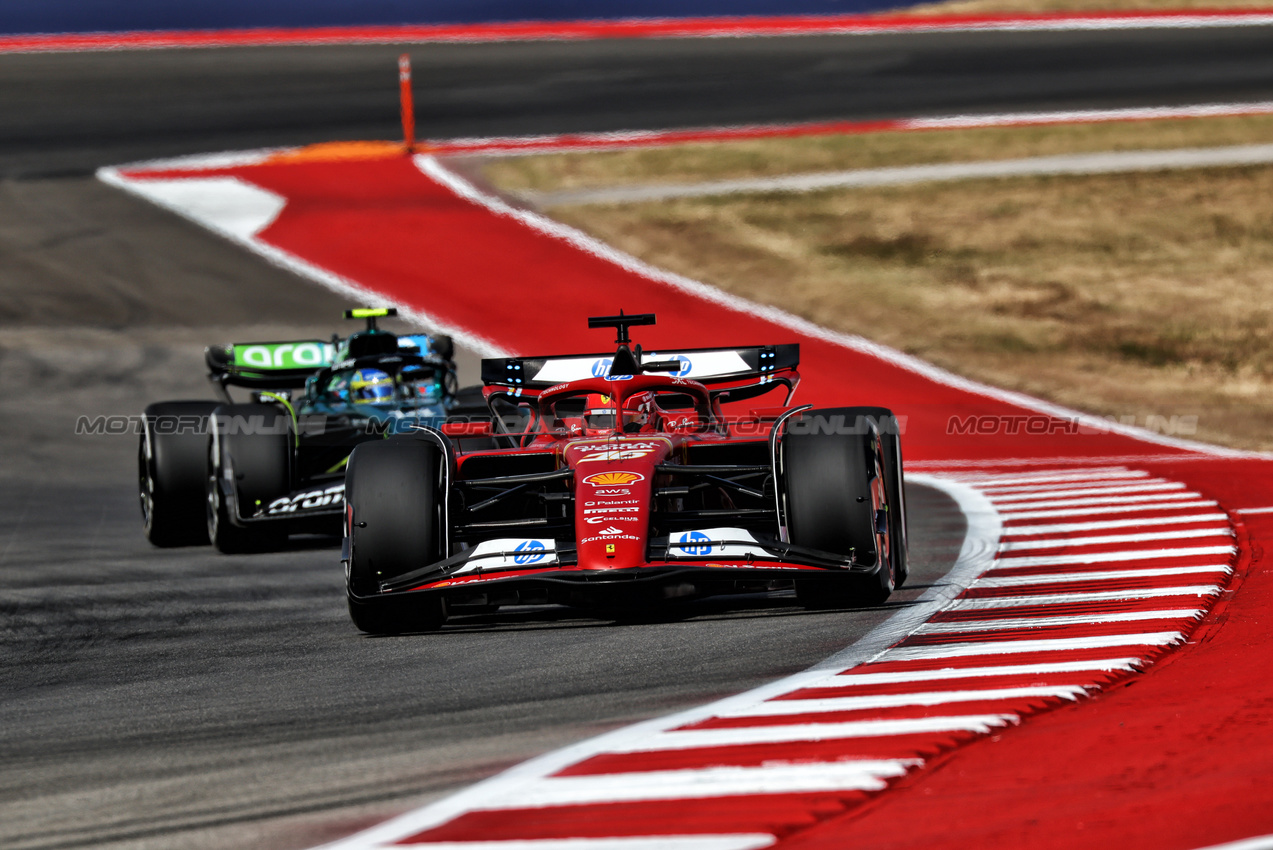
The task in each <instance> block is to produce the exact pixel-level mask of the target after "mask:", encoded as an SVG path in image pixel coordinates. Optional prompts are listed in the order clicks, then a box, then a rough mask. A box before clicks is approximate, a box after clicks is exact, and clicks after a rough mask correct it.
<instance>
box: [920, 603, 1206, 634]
mask: <svg viewBox="0 0 1273 850" xmlns="http://www.w3.org/2000/svg"><path fill="white" fill-rule="evenodd" d="M1203 613H1204V611H1203V609H1201V608H1173V609H1170V610H1166V611H1129V612H1123V613H1118V614H1064V615H1059V616H1054V617H1005V618H1004V619H1001V620H943V621H941V622H937V623H928V624H927V625H924V626H921V627H920V629H919V631H917V632H916V633H915V634H917V635H940V634H960V633H963V632H990V631H995V630H1000V629H1003V630H1007V629H1042V628H1047V627H1048V626H1076V625H1100V624H1102V623H1134V622H1138V621H1143V620H1196V619H1198V618H1199V617H1201V616H1202V615H1203Z"/></svg>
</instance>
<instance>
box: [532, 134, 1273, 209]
mask: <svg viewBox="0 0 1273 850" xmlns="http://www.w3.org/2000/svg"><path fill="white" fill-rule="evenodd" d="M1270 162H1273V145H1269V144H1264V145H1232V146H1228V147H1219V148H1179V149H1176V150H1162V151H1149V150H1146V151H1117V152H1107V153H1089V154H1063V155H1059V156H1036V157H1027V158H1023V159H1007V160H995V161H989V162H948V163H939V164H935V165H906V166H897V167H889V168H863V169H858V170H855V171H830V172H821V173H816V174H790V175H785V176H782V177H758V178H750V179H742V180H717V181H712V182H708V183H682V184H663V185H646V186H616V187H610V188H603V189H564V190H562V191H558V192H531V191H525V192H522V193H520V194H521V197H522V198H523V199H524V200H525V201H527V202H529V203H531V204H533V205H535V206H539V207H552V206H561V205H577V204H629V203H646V202H650V201H665V200H670V199H673V198H707V197H716V196H720V195H734V194H753V193H767V192H820V191H824V190H827V189H860V188H870V187H875V186H910V185H914V184H917V183H934V182H950V181H957V180H977V179H987V178H1005V177H1036V176H1052V175H1086V174H1115V173H1124V172H1131V171H1165V170H1176V169H1189V168H1217V167H1232V166H1244V165H1263V164H1266V163H1270Z"/></svg>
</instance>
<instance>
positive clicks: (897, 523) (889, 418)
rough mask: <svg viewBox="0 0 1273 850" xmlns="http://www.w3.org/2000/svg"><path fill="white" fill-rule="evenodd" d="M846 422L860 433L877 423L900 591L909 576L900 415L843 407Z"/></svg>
mask: <svg viewBox="0 0 1273 850" xmlns="http://www.w3.org/2000/svg"><path fill="white" fill-rule="evenodd" d="M834 412H835V413H843V414H844V422H845V423H846V424H852V426H853V428H855V429H858V428H862V427H863V426H865V425H866V422H867V420H869V421H870V422H874V423H875V424H876V425H877V427H878V429H879V434H880V446H881V448H882V449H883V450H884V457H883V461H884V463H883V466H884V484H885V487H886V488H887V490H888V534H889V555H890V557H891V558H892V562H893V581H894V582H895V583H896V586H897V587H901V586H902V585H904V584H905V583H906V578H907V576H909V575H910V564H909V543H908V536H907V528H906V481H905V478H904V476H903V473H902V429H901V426H900V424H899V423H898V419H897V415H896V414H894V413H893V411H891V410H889V409H888V408H887V407H842V408H837V409H836V410H835V411H834Z"/></svg>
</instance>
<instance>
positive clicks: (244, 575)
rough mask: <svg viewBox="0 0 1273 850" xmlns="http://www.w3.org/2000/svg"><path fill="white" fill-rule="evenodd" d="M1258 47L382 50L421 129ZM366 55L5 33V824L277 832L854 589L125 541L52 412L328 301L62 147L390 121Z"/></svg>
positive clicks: (989, 79) (903, 97) (177, 383)
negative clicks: (514, 584)
mask: <svg viewBox="0 0 1273 850" xmlns="http://www.w3.org/2000/svg"><path fill="white" fill-rule="evenodd" d="M1269 46H1270V36H1269V34H1268V32H1267V31H1266V30H1263V29H1246V30H1206V31H1201V32H1196V33H1189V32H1154V33H1136V32H1125V33H1101V34H1087V35H1081V34H1028V35H1026V34H1016V35H1011V34H1010V35H1005V34H993V35H990V34H982V35H954V36H951V35H946V36H937V37H927V36H872V37H869V38H860V37H859V38H824V37H812V38H799V39H763V40H755V41H751V40H720V41H685V42H594V43H579V44H519V45H480V46H455V45H452V46H445V47H443V46H429V47H417V48H414V49H413V50H412V52H413V54H414V56H415V62H416V67H417V79H418V80H420V84H419V86H418V96H419V100H420V110H419V113H420V116H421V127H422V128H425V132H426V133H427V134H428V135H434V136H452V135H461V134H463V135H484V134H495V133H537V132H564V131H573V130H608V129H623V128H633V127H635V128H642V127H651V128H652V127H677V126H698V125H707V124H727V123H742V122H766V121H787V120H808V119H815V118H870V117H890V116H899V115H916V114H948V113H952V112H969V111H1000V110H1007V109H1050V108H1082V107H1089V106H1101V107H1112V106H1142V105H1158V104H1183V103H1191V102H1199V101H1207V100H1259V99H1267V98H1271V97H1273V51H1270V50H1269V49H1268V48H1269ZM397 52H398V48H394V47H376V48H370V47H368V48H314V49H293V48H286V49H276V50H256V49H244V50H207V51H190V52H181V53H178V52H155V53H136V54H85V55H42V56H35V55H31V56H0V115H4V116H5V119H4V121H3V122H0V180H2V181H3V182H0V192H2V193H3V194H2V195H0V296H2V297H0V327H3V329H4V333H3V334H0V417H2V418H3V421H4V422H5V427H4V428H3V429H0V456H2V457H3V458H4V461H3V465H2V466H0V505H2V506H3V510H2V511H0V612H2V613H3V620H2V621H0V622H2V623H3V629H2V631H0V635H2V639H3V644H4V645H3V654H2V655H0V658H3V660H2V661H0V694H3V701H2V702H0V844H3V845H5V846H12V847H15V848H18V847H31V848H34V847H39V848H52V847H80V846H104V847H115V846H121V847H122V846H132V847H156V848H157V847H171V846H184V847H229V846H236V847H237V846H258V847H271V848H272V847H279V848H282V847H301V846H305V845H307V844H312V843H316V842H317V841H319V840H322V839H325V838H329V837H335V836H336V835H339V834H343V833H346V832H349V831H352V830H353V829H354V828H356V827H358V826H361V825H364V824H366V823H369V822H373V821H375V820H379V819H381V818H382V817H384V816H386V815H388V814H391V813H393V812H395V811H399V810H403V809H406V808H410V807H413V806H416V805H418V804H420V803H421V802H423V801H425V800H428V799H431V798H433V797H436V796H438V795H440V794H443V793H445V792H447V791H449V790H452V789H454V788H456V787H458V786H461V785H464V784H468V783H469V782H471V781H473V780H475V779H477V778H480V777H482V776H486V775H489V774H490V773H492V772H494V771H496V770H498V769H500V768H502V767H504V766H506V765H508V764H510V763H513V762H516V761H519V760H521V759H523V758H525V757H528V756H530V755H533V754H535V753H537V752H541V751H543V750H545V749H550V748H553V747H556V746H560V745H562V744H565V743H567V742H569V741H573V740H578V739H579V738H581V737H583V736H586V735H588V734H591V733H593V732H596V731H601V730H604V729H607V728H611V727H613V726H614V725H617V724H622V723H627V722H630V721H633V720H636V719H640V718H644V717H649V716H653V715H656V714H660V713H665V712H668V711H671V710H674V709H676V708H679V707H683V706H686V705H691V704H697V703H701V702H703V701H705V700H707V699H710V698H712V697H715V696H719V695H723V694H727V693H732V692H736V691H738V690H741V689H743V688H746V687H748V686H750V685H753V684H759V683H761V682H764V681H768V680H771V679H773V678H775V677H778V676H781V675H783V674H786V673H790V672H793V671H796V670H799V669H801V668H803V667H805V666H807V665H809V664H811V663H813V662H816V661H818V660H821V659H822V658H824V657H826V656H827V655H829V654H831V653H832V652H834V651H835V650H837V649H839V648H842V647H843V646H845V645H846V644H848V643H850V642H852V641H853V640H854V638H855V637H857V636H859V635H861V634H862V633H864V632H865V631H866V630H868V629H869V628H870V627H871V626H872V625H873V624H875V623H877V622H879V621H880V619H882V616H883V614H882V613H881V612H839V613H828V614H807V613H805V612H802V611H800V610H799V609H797V608H795V607H794V605H793V603H792V600H790V599H789V598H784V597H781V596H777V597H767V598H756V599H752V600H748V601H747V602H746V603H745V604H742V605H740V606H721V605H714V604H703V605H700V606H698V607H697V608H695V609H692V610H691V611H689V612H686V614H687V616H686V617H685V618H683V619H680V620H676V621H673V622H664V623H647V624H635V625H634V624H623V625H616V624H612V623H606V622H600V621H590V620H584V619H579V618H573V617H570V616H562V615H554V614H550V613H546V612H538V613H536V612H530V613H527V614H523V615H499V616H497V617H495V618H492V619H489V620H486V621H478V622H475V623H470V624H469V625H468V626H465V627H458V628H453V629H452V630H451V631H450V632H448V633H446V634H444V635H441V636H433V637H406V638H394V639H383V640H373V639H367V638H362V637H359V636H358V635H357V634H356V633H355V632H354V631H353V630H352V627H351V626H350V625H349V623H348V621H347V618H346V617H345V614H344V611H343V600H342V599H341V593H340V574H339V569H338V567H337V566H336V564H335V555H334V552H333V551H332V550H331V548H330V545H329V542H325V541H308V542H302V543H300V545H299V547H298V548H296V549H294V550H292V551H287V552H279V553H274V554H268V555H262V556H255V557H249V558H227V557H222V556H217V555H214V554H212V553H211V552H209V551H206V550H184V551H175V552H174V551H159V550H154V549H151V548H150V547H149V546H148V544H146V543H145V541H144V540H143V539H142V538H141V534H140V523H139V518H138V516H137V508H136V500H135V496H134V494H133V491H132V476H133V475H134V471H133V469H134V467H133V451H134V449H133V443H132V441H131V440H130V439H128V438H121V437H115V438H110V437H97V438H84V437H79V438H77V437H75V436H74V435H73V424H74V420H75V418H76V416H77V415H79V414H80V413H83V414H88V415H95V414H98V413H115V412H123V413H132V412H135V411H137V410H139V409H140V408H141V406H142V405H143V404H144V403H145V402H147V401H150V400H154V399H157V398H165V397H181V396H199V395H203V394H204V392H203V389H202V386H201V380H200V377H199V376H200V372H199V360H200V348H201V346H202V345H203V344H205V343H207V342H212V341H225V340H229V339H245V338H250V337H255V338H261V337H265V336H272V337H275V338H277V337H280V336H283V335H284V334H292V333H295V334H304V335H308V334H312V333H315V332H319V333H321V332H326V331H330V330H331V328H332V324H333V318H332V317H334V316H336V315H337V312H338V311H339V309H341V308H342V307H343V306H345V305H344V304H343V302H342V300H341V299H339V298H337V297H336V296H334V295H331V294H329V293H326V292H324V291H322V290H318V289H316V288H314V287H313V286H311V285H309V284H306V283H304V282H301V281H299V280H297V279H295V278H293V277H291V276H289V275H288V274H286V273H284V272H281V271H278V270H275V269H272V268H269V267H267V266H265V265H264V264H263V263H261V262H260V261H259V260H257V259H255V258H253V257H250V256H248V255H246V254H243V253H241V252H239V251H238V249H235V248H233V247H232V246H229V245H227V244H224V243H222V242H220V241H218V240H217V239H216V238H215V237H213V236H210V235H208V234H206V233H204V232H203V231H200V230H198V229H197V228H195V227H194V226H192V225H188V224H186V223H184V222H181V221H178V220H175V219H174V218H172V217H171V216H168V215H167V214H165V213H162V212H160V211H158V210H155V209H152V208H150V207H148V206H146V205H145V204H143V203H141V202H139V201H136V200H134V199H131V198H128V197H125V196H123V195H121V194H118V193H116V192H114V191H113V190H110V189H108V188H106V187H104V186H101V185H100V184H97V183H96V182H95V181H93V180H92V178H91V177H90V174H91V171H92V169H93V168H95V167H97V166H99V165H103V164H112V163H118V162H121V161H127V160H135V159H141V158H146V157H152V156H167V155H174V154H180V153H199V152H206V151H210V150H219V149H241V148H250V147H258V146H263V145H287V144H299V143H305V142H312V141H320V140H324V139H337V138H338V139H347V138H387V137H392V136H393V135H394V133H395V131H396V104H395V101H394V87H393V72H392V68H393V59H394V57H395V56H396V54H397ZM466 368H468V369H471V364H470V365H469V366H468V367H466ZM470 374H471V373H470ZM911 504H912V511H913V521H914V523H915V524H914V535H915V538H916V544H915V545H916V550H917V558H916V560H917V562H918V563H917V567H918V570H917V575H916V578H915V587H914V589H913V590H911V591H910V593H917V592H919V591H920V590H922V588H923V586H924V585H925V584H927V583H928V582H930V581H932V580H934V579H935V578H936V577H937V576H940V574H941V573H942V572H944V570H945V568H946V567H948V566H949V564H950V562H951V560H952V559H953V557H954V553H955V551H956V550H957V547H958V543H959V539H960V538H961V536H962V524H961V520H960V518H959V516H958V514H957V512H956V511H955V510H954V507H953V506H952V505H951V504H950V503H949V502H948V501H946V500H945V499H944V497H941V496H938V495H937V494H935V493H931V492H927V493H926V492H925V491H918V490H917V491H915V492H914V493H913V494H912V503H911ZM905 598H907V597H906V595H902V596H900V601H902V602H904V600H905Z"/></svg>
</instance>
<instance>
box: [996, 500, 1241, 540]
mask: <svg viewBox="0 0 1273 850" xmlns="http://www.w3.org/2000/svg"><path fill="white" fill-rule="evenodd" d="M1197 495H1198V494H1197V493H1188V494H1185V498H1186V499H1188V497H1190V496H1197ZM1017 507H1018V508H1019V507H1021V506H1020V505H1017ZM1218 507H1220V506H1219V505H1218V504H1217V503H1216V502H1212V501H1208V500H1201V499H1199V500H1197V501H1165V502H1157V503H1154V504H1150V505H1122V504H1112V505H1101V504H1097V505H1095V506H1092V507H1087V508H1060V509H1057V510H1042V511H1018V510H1015V509H1014V510H1011V511H1009V510H1004V511H1001V512H1000V513H1002V514H1003V519H1004V522H1009V521H1012V522H1016V521H1020V520H1025V519H1060V518H1061V517H1072V516H1092V515H1093V514H1100V515H1101V516H1108V515H1109V514H1137V513H1145V512H1146V511H1178V510H1185V509H1186V508H1188V509H1193V508H1218ZM1172 518H1174V517H1172ZM1007 530H1008V531H1011V530H1012V526H1008V528H1007Z"/></svg>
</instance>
